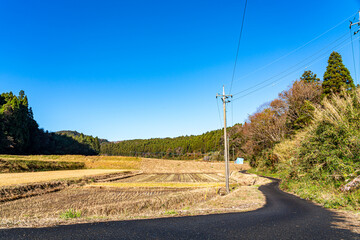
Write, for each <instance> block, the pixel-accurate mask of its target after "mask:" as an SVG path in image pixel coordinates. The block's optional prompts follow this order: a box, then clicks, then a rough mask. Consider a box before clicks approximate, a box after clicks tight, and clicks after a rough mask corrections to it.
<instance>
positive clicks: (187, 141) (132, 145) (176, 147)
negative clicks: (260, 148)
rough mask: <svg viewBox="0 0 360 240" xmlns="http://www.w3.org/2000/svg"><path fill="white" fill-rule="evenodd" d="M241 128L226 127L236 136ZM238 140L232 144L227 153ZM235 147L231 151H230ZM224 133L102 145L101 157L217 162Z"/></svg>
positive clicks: (220, 156) (215, 132) (211, 132)
mask: <svg viewBox="0 0 360 240" xmlns="http://www.w3.org/2000/svg"><path fill="white" fill-rule="evenodd" d="M238 128H241V124H237V125H235V126H234V127H232V128H229V135H230V136H231V137H232V138H235V137H236V134H235V132H238V131H237V130H236V129H238ZM237 143H238V141H231V146H230V150H231V151H230V153H231V154H232V153H233V149H236V148H235V146H236V144H237ZM233 147H234V148H233ZM221 151H223V130H221V129H219V130H214V131H210V132H206V133H204V134H201V135H195V136H194V135H191V136H181V137H175V138H152V139H135V140H125V141H119V142H110V143H103V144H101V151H100V153H101V154H104V155H123V156H142V157H154V158H167V159H169V158H173V159H198V158H202V157H204V156H206V155H208V156H210V159H213V160H220V159H221V158H222V155H223V153H222V152H221Z"/></svg>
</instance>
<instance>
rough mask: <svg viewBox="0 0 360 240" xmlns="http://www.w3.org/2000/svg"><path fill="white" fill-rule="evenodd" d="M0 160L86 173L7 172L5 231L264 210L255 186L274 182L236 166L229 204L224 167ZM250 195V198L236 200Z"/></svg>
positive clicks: (3, 177) (0, 180)
mask: <svg viewBox="0 0 360 240" xmlns="http://www.w3.org/2000/svg"><path fill="white" fill-rule="evenodd" d="M0 159H5V161H18V160H19V161H45V162H50V161H52V162H56V161H59V162H60V161H61V162H78V163H84V165H85V168H87V169H81V170H80V169H78V170H62V171H42V172H21V173H1V174H0V227H6V228H8V227H30V226H37V227H42V226H53V225H58V224H72V223H81V222H97V221H108V220H126V219H141V218H157V217H168V216H169V215H174V216H178V215H181V216H182V215H193V214H206V213H209V212H226V211H246V210H253V209H256V208H260V207H261V206H263V204H264V203H265V198H264V196H263V195H262V194H261V192H260V191H259V190H258V189H257V186H258V185H261V184H266V183H267V182H269V180H267V179H264V178H261V177H258V176H256V175H250V174H242V173H239V171H240V170H246V169H248V168H249V166H248V165H247V164H244V165H236V164H230V170H231V171H232V172H233V174H232V175H231V178H230V187H231V188H232V191H231V193H230V194H229V195H227V196H226V197H224V196H222V194H223V192H224V185H225V183H224V182H225V178H224V171H225V169H224V163H221V162H204V161H180V160H163V159H148V158H128V157H106V156H94V157H87V156H44V155H38V156H12V155H0ZM245 194H246V196H248V197H247V198H246V199H240V198H238V197H237V196H245ZM229 196H233V197H229ZM215 206H219V208H217V207H215ZM229 209H230V210H229Z"/></svg>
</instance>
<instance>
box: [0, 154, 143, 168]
mask: <svg viewBox="0 0 360 240" xmlns="http://www.w3.org/2000/svg"><path fill="white" fill-rule="evenodd" d="M0 159H4V160H38V161H62V162H84V163H85V168H90V169H134V170H137V169H140V164H141V159H140V158H136V157H122V156H83V155H24V156H22V155H0Z"/></svg>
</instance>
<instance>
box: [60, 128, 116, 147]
mask: <svg viewBox="0 0 360 240" xmlns="http://www.w3.org/2000/svg"><path fill="white" fill-rule="evenodd" d="M55 133H56V134H60V135H67V136H69V137H75V138H79V137H83V138H84V137H91V138H94V137H93V136H90V135H85V134H83V133H79V132H77V131H71V130H62V131H57V132H55ZM95 138H96V139H98V140H99V142H100V144H101V143H107V142H109V141H108V140H107V139H102V138H98V137H95Z"/></svg>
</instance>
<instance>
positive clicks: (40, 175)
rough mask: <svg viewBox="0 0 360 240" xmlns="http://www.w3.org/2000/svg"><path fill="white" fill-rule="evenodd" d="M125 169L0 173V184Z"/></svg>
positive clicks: (90, 174)
mask: <svg viewBox="0 0 360 240" xmlns="http://www.w3.org/2000/svg"><path fill="white" fill-rule="evenodd" d="M122 171H125V170H115V169H81V170H63V171H47V172H28V173H2V174H0V186H11V185H17V184H28V183H34V182H48V181H54V180H60V179H68V178H82V177H86V176H93V175H99V174H109V173H116V172H122Z"/></svg>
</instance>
